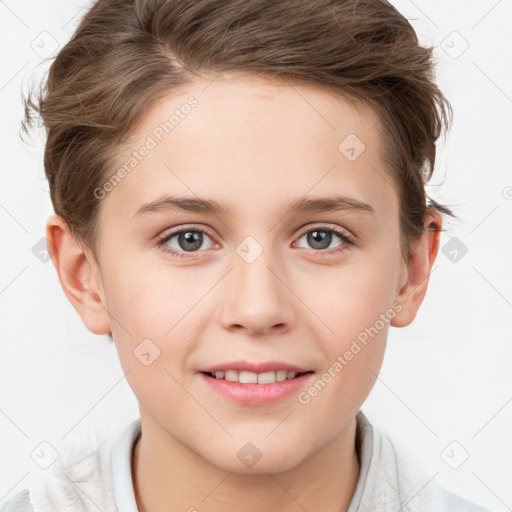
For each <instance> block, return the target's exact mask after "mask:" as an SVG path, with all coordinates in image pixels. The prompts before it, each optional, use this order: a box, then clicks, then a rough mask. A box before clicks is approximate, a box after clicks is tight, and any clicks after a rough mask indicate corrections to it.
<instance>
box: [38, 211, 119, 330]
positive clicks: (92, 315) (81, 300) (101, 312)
mask: <svg viewBox="0 0 512 512" xmlns="http://www.w3.org/2000/svg"><path fill="white" fill-rule="evenodd" d="M46 238H47V240H48V248H49V254H50V256H51V258H52V261H53V264H54V265H55V268H56V270H57V274H58V277H59V281H60V284H61V286H62V289H63V291H64V293H65V294H66V297H67V298H68V299H69V301H70V302H71V304H72V305H73V307H74V308H75V309H76V310H77V312H78V314H79V315H80V317H81V318H82V321H83V322H84V324H85V326H86V327H87V329H88V330H89V331H91V332H92V333H93V334H109V333H110V332H111V328H110V322H109V316H108V313H107V310H106V302H105V295H104V292H103V283H102V280H101V273H100V269H99V266H98V264H97V262H96V260H95V258H94V257H93V255H92V253H91V252H90V251H88V250H87V249H85V250H87V255H86V253H85V252H84V250H82V248H81V247H80V246H79V245H78V244H77V242H76V241H75V238H74V237H73V235H72V234H71V231H70V229H69V226H68V225H67V224H66V222H65V221H64V219H62V217H60V216H59V215H56V214H52V215H51V216H50V217H48V219H47V221H46Z"/></svg>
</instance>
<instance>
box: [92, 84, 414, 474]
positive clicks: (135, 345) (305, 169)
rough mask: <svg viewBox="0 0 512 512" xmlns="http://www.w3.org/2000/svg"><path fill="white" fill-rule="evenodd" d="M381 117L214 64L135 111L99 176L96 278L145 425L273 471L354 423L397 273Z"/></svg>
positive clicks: (227, 461)
mask: <svg viewBox="0 0 512 512" xmlns="http://www.w3.org/2000/svg"><path fill="white" fill-rule="evenodd" d="M173 115H174V117H172V116H173ZM169 120H170V121H169ZM165 123H167V124H165ZM380 130H381V126H380V124H379V122H378V118H377V117H376V116H375V115H374V114H373V112H372V111H371V110H369V109H367V108H366V107H364V106H361V105H359V106H358V107H357V108H356V106H355V105H353V104H352V103H349V102H348V101H347V100H345V99H342V98H341V97H336V96H334V95H330V94H328V93H326V92H325V91H321V90H319V89H316V88H312V87H306V86H298V85H294V86H293V87H292V86H290V85H283V84H282V85H277V84H271V83H270V82H266V81H263V80H262V79H250V80H249V79H242V78H228V77H226V76H224V77H219V78H218V79H216V80H214V81H213V82H211V83H210V82H206V81H204V82H201V81H197V82H195V83H194V84H193V85H187V86H186V87H183V88H182V89H180V90H179V92H176V91H173V92H172V94H169V95H168V96H167V97H165V98H163V99H162V100H161V101H159V102H158V103H157V104H156V105H154V107H153V108H152V109H151V111H150V112H148V114H147V116H146V117H145V119H144V120H143V121H142V123H141V124H140V126H139V127H138V130H137V133H136V134H135V136H134V137H133V138H132V140H131V141H130V144H128V145H127V146H126V147H124V148H123V150H122V151H120V153H119V155H118V159H117V160H116V162H114V164H113V165H112V173H115V172H116V170H118V169H120V168H122V167H123V165H124V169H125V172H124V173H123V172H122V171H121V172H118V174H117V176H118V178H120V179H118V180H116V181H114V180H111V181H110V182H109V184H105V186H104V187H103V188H102V189H101V191H98V196H101V197H102V199H101V202H100V205H101V206H100V228H99V235H98V248H99V249H98V262H99V267H98V276H99V279H100V281H101V288H102V295H103V296H104V300H105V306H106V310H107V311H108V315H109V322H110V328H111V330H112V334H113V338H114V341H115V345H116V348H117V350H118V353H119V357H120V361H121V365H122V367H123V369H124V371H125V372H128V374H127V380H128V382H129V384H130V386H131V388H132V389H133V392H134V393H135V395H136V397H137V399H138V401H139V404H140V411H141V418H142V421H143V425H144V422H145V423H146V425H147V428H148V429H149V428H151V429H153V431H154V432H156V431H157V430H158V431H159V432H160V434H165V435H168V437H169V439H174V440H177V441H178V442H179V443H181V444H182V445H184V446H185V447H187V448H189V449H190V450H192V451H193V452H195V453H196V454H198V455H199V456H201V457H202V458H204V459H206V460H208V461H210V462H212V463H214V464H215V465H217V466H219V467H222V468H225V469H226V470H231V471H238V472H244V471H245V472H251V471H253V472H262V471H269V472H275V471H281V470H285V469H288V468H291V467H294V466H295V465H297V464H299V463H300V462H301V461H303V460H305V459H306V458H307V457H309V456H311V455H313V454H314V453H315V452H317V451H318V450H319V449H320V448H321V447H322V446H324V445H326V444H327V443H329V442H330V441H332V440H333V439H335V438H336V436H338V435H339V434H340V433H342V432H343V430H344V429H345V428H346V426H347V425H348V424H349V422H350V421H352V420H353V417H354V415H355V414H356V413H357V411H358V410H359V408H360V406H361V404H362V403H363V401H364V400H365V398H366V397H367V395H368V393H369V392H370V390H371V388H372V386H373V384H374V382H375V380H376V374H377V373H378V371H379V368H380V365H381V362H382V359H383V355H384V349H385V345H386V337H387V332H388V327H389V320H390V319H391V318H392V317H393V315H394V314H395V312H396V311H397V308H399V307H400V305H399V304H397V302H396V297H397V294H398V292H399V290H400V288H401V287H402V286H403V284H404V283H403V281H404V276H405V274H404V269H405V264H404V262H403V260H402V259H401V251H400V236H399V235H400V233H399V210H398V195H397V191H396V190H395V188H394V187H393V186H392V185H391V183H392V180H391V179H390V177H389V174H387V173H388V171H386V169H385V167H384V163H383V162H384V160H383V148H382V147H381V132H380ZM363 145H364V146H363ZM144 147H145V148H146V150H144V149H142V148H144ZM340 198H343V199H340ZM320 199H322V201H320ZM172 200H174V202H173V201H172ZM205 201H208V202H215V204H216V205H217V206H219V208H208V207H207V206H206V205H208V204H210V205H211V203H204V202H205ZM292 205H294V206H295V207H296V208H292ZM306 206H309V207H306ZM244 364H245V365H246V366H244ZM265 364H266V365H267V366H265ZM293 368H295V371H297V372H298V375H296V376H295V378H290V379H289V380H288V376H290V377H292V376H293V374H288V373H287V372H288V371H293ZM227 370H230V373H229V374H228V373H227ZM236 370H239V371H249V373H244V374H243V376H242V377H241V378H242V380H244V379H245V378H247V379H248V380H249V382H251V379H254V378H256V379H258V375H256V377H254V373H259V374H265V375H264V376H263V377H262V376H261V375H260V376H259V379H260V381H261V382H262V383H236V382H234V381H231V380H226V377H229V379H236V378H240V374H239V373H236ZM251 370H253V371H251ZM285 370H286V372H285V373H283V371H285ZM207 371H210V372H212V373H214V372H215V371H221V372H222V371H224V372H225V373H224V379H223V380H222V379H221V380H215V379H214V378H212V377H211V376H207V375H206V374H205V373H203V372H207ZM272 371H274V372H276V373H274V375H272ZM302 373H304V374H303V375H302ZM284 375H286V377H287V380H286V381H281V380H278V382H276V383H273V384H272V383H266V384H265V383H263V382H268V381H266V380H265V379H267V378H268V379H270V381H272V379H273V378H278V379H282V378H283V377H284ZM219 376H222V374H219ZM143 428H144V427H143ZM249 441H250V442H251V443H252V444H253V445H254V446H255V447H256V448H257V451H259V453H261V454H263V457H262V458H261V460H260V461H259V462H258V463H257V464H255V465H254V467H252V468H251V467H249V466H248V465H247V464H246V465H245V466H244V464H243V463H242V462H241V460H242V459H241V457H240V453H242V455H243V454H244V453H245V452H243V451H242V452H240V450H241V449H242V448H243V447H244V450H246V451H247V450H249V452H250V451H251V450H255V449H254V448H253V447H250V446H249V445H247V444H246V443H248V442H249ZM255 451H256V450H255Z"/></svg>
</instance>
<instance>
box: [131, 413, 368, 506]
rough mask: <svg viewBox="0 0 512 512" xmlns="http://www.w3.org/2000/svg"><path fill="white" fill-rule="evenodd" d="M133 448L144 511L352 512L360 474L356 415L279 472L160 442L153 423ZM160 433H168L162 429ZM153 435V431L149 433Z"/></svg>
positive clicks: (137, 492) (138, 497)
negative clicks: (235, 468) (232, 465)
mask: <svg viewBox="0 0 512 512" xmlns="http://www.w3.org/2000/svg"><path fill="white" fill-rule="evenodd" d="M145 426H146V425H144V423H143V429H142V433H141V436H140V437H139V439H138V440H137V443H136V444H135V446H134V449H133V457H132V478H133V485H134V492H135V498H136V501H137V507H138V509H139V512H159V511H161V510H184V511H190V512H194V511H195V510H196V508H197V510H201V509H206V507H207V508H208V511H209V512H225V510H226V508H229V509H233V508H235V507H236V506H240V507H243V510H244V512H263V511H274V510H280V511H281V512H292V511H294V512H295V511H297V510H299V508H300V509H303V510H322V511H325V512H346V511H347V509H348V507H349V504H350V501H351V499H352V496H353V494H354V491H355V487H356V484H357V480H358V477H359V459H358V456H357V452H356V443H355V439H356V419H355V417H354V418H352V420H351V421H350V422H349V423H348V424H347V425H346V427H345V428H344V429H343V430H342V431H341V432H339V433H338V434H337V435H336V437H334V438H333V439H332V440H330V441H329V442H328V443H327V444H325V445H324V446H323V447H322V448H320V450H318V451H317V452H315V453H314V454H312V455H311V456H309V457H308V458H306V459H304V460H303V461H302V462H300V463H299V464H298V465H296V466H295V467H293V468H291V469H289V470H286V471H281V472H278V473H265V474H256V475H251V474H240V473H234V472H232V471H227V470H224V469H222V468H220V467H218V466H216V465H214V464H212V463H211V462H209V461H207V460H205V459H204V458H202V457H201V456H200V455H198V454H197V453H195V452H193V451H191V450H190V449H189V448H187V447H186V446H184V445H183V444H182V443H180V442H179V441H178V440H176V439H174V438H171V437H170V436H169V435H168V434H167V433H165V436H166V437H167V439H165V442H164V443H163V444H162V443H159V442H158V439H159V436H158V435H153V434H156V432H153V431H152V429H153V428H158V429H159V427H157V426H156V423H155V424H153V423H151V422H149V425H148V426H149V429H145V428H144V427H145ZM159 430H160V434H162V432H164V431H162V430H161V429H159ZM144 433H147V434H148V435H143V434H144Z"/></svg>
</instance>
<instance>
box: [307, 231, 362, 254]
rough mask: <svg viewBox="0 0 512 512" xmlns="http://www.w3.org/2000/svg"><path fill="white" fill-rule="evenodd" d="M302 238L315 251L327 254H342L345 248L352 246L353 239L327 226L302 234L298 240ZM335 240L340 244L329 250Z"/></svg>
mask: <svg viewBox="0 0 512 512" xmlns="http://www.w3.org/2000/svg"><path fill="white" fill-rule="evenodd" d="M333 234H334V236H333ZM304 237H305V239H306V242H307V243H308V244H309V245H310V246H311V247H312V248H313V249H314V250H315V251H320V252H325V253H328V254H332V253H338V252H342V251H344V250H345V249H346V248H347V246H349V245H354V242H353V239H352V237H351V236H350V235H349V234H348V233H346V232H344V231H341V230H338V229H334V228H328V227H327V226H318V227H315V228H314V229H310V230H309V231H306V232H305V233H303V234H302V235H301V236H300V238H299V240H300V239H302V238H304ZM336 238H339V239H340V240H341V242H342V243H341V244H338V245H337V246H335V247H334V248H332V249H330V250H329V246H330V245H331V244H332V242H333V241H335V240H336Z"/></svg>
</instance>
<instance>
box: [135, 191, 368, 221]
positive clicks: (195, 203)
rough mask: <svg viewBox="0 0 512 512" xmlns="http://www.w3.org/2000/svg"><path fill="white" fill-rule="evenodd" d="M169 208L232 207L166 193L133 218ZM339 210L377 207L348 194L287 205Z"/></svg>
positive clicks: (213, 210) (219, 210) (218, 211)
mask: <svg viewBox="0 0 512 512" xmlns="http://www.w3.org/2000/svg"><path fill="white" fill-rule="evenodd" d="M168 210H182V211H187V212H195V213H206V214H213V215H229V214H230V209H229V208H228V206H227V205H225V204H223V203H219V202H217V201H214V200H213V199H198V198H195V197H176V196H171V195H166V196H163V197H160V198H159V199H156V200H155V201H152V202H150V203H146V204H144V205H142V206H141V207H140V208H139V209H138V210H137V212H136V213H135V215H133V217H132V219H135V218H139V217H141V216H143V215H146V214H148V213H152V212H162V211H168ZM339 210H355V211H360V212H365V213H369V214H371V215H375V209H374V208H373V206H372V205H370V204H368V203H365V202H363V201H360V200H359V199H355V198H353V197H347V196H334V197H313V198H312V197H302V198H299V199H294V200H293V201H291V202H290V203H288V204H287V205H286V211H290V212H292V213H301V212H304V213H308V212H310V213H315V212H334V211H339Z"/></svg>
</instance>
